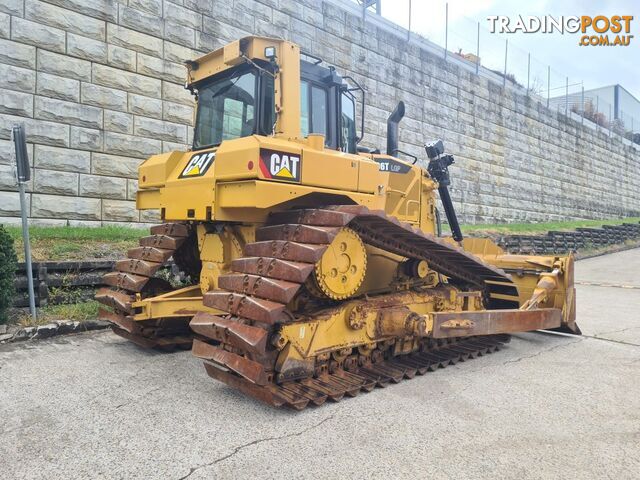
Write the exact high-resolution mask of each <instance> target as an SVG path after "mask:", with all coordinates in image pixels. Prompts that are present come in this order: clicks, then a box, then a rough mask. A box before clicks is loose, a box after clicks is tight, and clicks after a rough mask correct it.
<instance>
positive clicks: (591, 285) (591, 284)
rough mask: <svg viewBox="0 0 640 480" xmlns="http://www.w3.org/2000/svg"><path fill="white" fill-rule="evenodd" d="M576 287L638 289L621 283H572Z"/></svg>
mask: <svg viewBox="0 0 640 480" xmlns="http://www.w3.org/2000/svg"><path fill="white" fill-rule="evenodd" d="M574 283H575V284H576V285H585V286H588V287H609V288H627V289H630V290H638V289H640V285H623V284H621V283H609V282H589V281H581V282H580V281H578V282H574Z"/></svg>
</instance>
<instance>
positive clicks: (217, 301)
mask: <svg viewBox="0 0 640 480" xmlns="http://www.w3.org/2000/svg"><path fill="white" fill-rule="evenodd" d="M203 303H204V304H205V305H206V306H207V307H212V308H217V309H218V310H222V311H223V312H227V313H230V314H232V315H237V316H241V317H246V318H249V319H251V320H255V321H257V322H263V323H268V324H270V325H272V324H274V323H278V322H281V321H283V320H285V318H286V317H284V318H283V312H284V307H285V306H284V305H283V304H282V303H276V302H272V301H270V300H263V299H260V298H253V297H250V296H248V295H245V294H241V293H229V292H226V291H224V290H214V291H212V292H208V293H205V295H204V297H203Z"/></svg>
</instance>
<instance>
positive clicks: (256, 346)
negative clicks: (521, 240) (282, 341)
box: [191, 206, 517, 409]
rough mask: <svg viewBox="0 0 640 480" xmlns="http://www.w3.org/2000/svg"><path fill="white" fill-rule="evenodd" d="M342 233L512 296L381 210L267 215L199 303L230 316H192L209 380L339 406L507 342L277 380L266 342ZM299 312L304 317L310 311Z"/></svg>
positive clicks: (448, 248) (509, 288) (501, 277)
mask: <svg viewBox="0 0 640 480" xmlns="http://www.w3.org/2000/svg"><path fill="white" fill-rule="evenodd" d="M342 227H349V228H350V229H352V230H355V231H356V232H357V233H358V234H359V235H360V236H361V237H362V238H363V239H364V241H365V242H366V243H369V244H371V245H373V246H376V247H379V248H383V249H385V250H387V251H389V252H392V253H395V254H398V255H401V256H405V257H410V258H418V259H424V260H426V261H427V262H428V263H429V265H430V266H431V267H432V268H433V269H434V270H436V271H439V272H440V273H442V274H444V275H446V276H447V277H449V278H450V280H451V281H452V282H458V283H460V284H462V285H473V286H475V287H477V288H481V289H483V290H485V291H488V292H487V294H488V295H490V294H491V291H492V288H494V287H493V285H499V289H500V290H499V293H501V294H504V293H505V292H508V293H507V294H509V293H512V294H514V293H515V294H517V290H516V289H515V286H514V285H513V283H512V282H511V280H510V279H509V277H508V276H507V275H506V273H505V272H503V271H502V270H499V269H497V268H495V267H493V266H491V265H488V264H486V263H484V262H482V261H481V260H479V259H478V258H476V257H474V256H473V255H470V254H469V253H467V252H465V251H463V250H462V249H460V248H458V247H457V246H454V245H451V244H449V243H447V242H446V241H444V240H443V239H440V238H437V237H435V236H433V235H430V234H427V233H424V232H422V231H421V230H419V229H415V228H413V227H412V226H411V225H410V224H407V223H400V222H399V221H398V220H397V219H395V218H393V217H389V216H387V215H386V214H385V213H384V212H382V211H372V210H369V209H368V208H366V207H363V206H329V207H323V208H320V209H305V210H294V211H285V212H278V213H273V214H272V215H271V216H270V219H269V223H268V225H267V226H265V227H262V228H259V229H258V230H257V231H256V241H255V242H254V243H250V244H247V245H246V246H245V248H244V255H245V256H244V257H242V258H239V259H236V260H234V261H233V262H232V265H231V272H230V273H227V274H224V275H221V276H220V277H219V280H218V286H219V289H218V290H214V291H211V292H208V293H206V294H205V295H204V297H203V302H204V304H205V305H206V306H208V307H212V308H216V309H219V310H221V311H223V312H227V313H228V316H224V317H221V316H215V315H211V314H206V313H200V314H198V315H196V317H194V319H193V320H192V322H191V328H192V330H193V331H194V332H195V333H196V334H197V335H198V336H199V337H198V339H197V340H195V341H194V344H193V350H192V352H193V354H194V355H195V356H196V357H198V358H201V359H203V360H204V361H205V368H206V370H207V373H208V374H209V375H210V376H211V377H213V378H215V379H217V380H220V381H223V382H225V383H227V384H228V385H230V386H232V387H234V388H237V389H239V390H242V391H243V392H245V393H247V394H249V395H251V396H253V397H256V398H258V399H260V400H262V401H265V402H267V403H269V404H271V405H274V406H284V405H286V406H289V407H292V408H295V409H302V408H304V407H306V406H307V405H308V404H309V403H310V402H311V403H313V404H316V405H320V404H322V403H324V402H325V401H326V400H327V399H331V400H335V401H337V400H339V399H341V398H342V397H343V396H345V395H347V396H354V395H356V394H357V393H358V392H360V391H363V390H364V391H369V390H371V389H373V388H374V387H375V386H380V387H383V386H386V385H387V384H388V383H397V382H399V381H400V380H402V379H403V378H412V377H413V376H415V375H418V374H422V373H425V372H426V371H429V370H433V369H435V368H440V367H444V366H446V365H449V364H451V363H455V362H456V361H463V360H466V359H469V358H473V357H475V356H477V355H481V354H483V353H488V352H490V351H494V350H496V349H497V348H499V345H500V344H502V343H504V342H505V341H507V340H508V336H491V337H482V338H478V337H476V338H473V339H465V340H463V341H460V342H458V343H456V344H455V345H449V344H447V345H444V346H440V347H433V346H431V347H429V348H427V347H426V343H425V346H424V347H423V350H424V351H422V352H421V353H419V354H413V355H410V356H408V357H406V358H405V357H395V358H384V359H383V358H382V357H379V358H377V361H373V359H369V360H368V361H364V362H361V364H360V365H359V366H354V365H353V364H350V365H349V366H344V365H339V366H338V367H337V368H332V369H331V372H330V373H327V372H326V371H325V372H321V373H317V374H316V375H315V376H314V377H313V378H305V379H302V380H295V381H284V379H280V380H282V381H279V378H278V372H276V371H275V360H276V358H277V355H278V351H277V350H276V349H274V348H273V346H271V345H270V343H269V342H268V340H269V339H270V338H271V336H272V334H274V333H275V332H277V328H278V325H280V324H286V323H292V322H296V321H297V320H296V313H297V312H295V311H290V310H289V309H288V308H287V306H288V305H291V300H292V299H293V298H294V297H295V296H296V295H297V294H298V293H299V292H300V290H301V288H302V286H303V285H304V284H305V282H306V281H307V279H308V278H309V277H310V275H311V273H312V272H313V270H314V267H315V264H316V263H317V262H318V261H319V260H320V259H321V257H322V255H323V253H324V252H325V250H326V249H327V248H328V246H329V244H330V243H331V241H332V240H333V239H334V238H335V236H336V235H337V234H338V232H339V231H340V229H341V228H342ZM300 313H304V314H305V315H307V316H312V315H311V313H310V312H308V311H304V312H300ZM425 342H427V340H425Z"/></svg>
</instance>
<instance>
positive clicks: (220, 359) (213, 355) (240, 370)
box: [192, 339, 267, 385]
mask: <svg viewBox="0 0 640 480" xmlns="http://www.w3.org/2000/svg"><path fill="white" fill-rule="evenodd" d="M192 353H193V355H194V356H196V357H198V358H201V359H203V360H207V361H210V362H214V363H217V364H218V365H221V366H222V367H225V368H227V369H229V370H232V371H234V372H235V373H237V374H238V375H241V376H242V377H244V378H246V379H247V380H249V381H250V382H251V383H254V384H256V385H266V383H267V374H266V372H265V371H264V367H263V366H262V365H261V364H259V363H258V362H254V361H253V360H249V359H247V358H244V357H241V356H240V355H236V354H235V353H232V352H228V351H226V350H223V349H221V348H218V347H214V346H213V345H210V344H208V343H205V342H203V341H201V340H198V339H195V340H194V341H193V350H192Z"/></svg>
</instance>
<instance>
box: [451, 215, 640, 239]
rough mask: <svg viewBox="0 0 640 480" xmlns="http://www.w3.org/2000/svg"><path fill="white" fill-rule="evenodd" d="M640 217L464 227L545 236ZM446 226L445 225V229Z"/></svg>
mask: <svg viewBox="0 0 640 480" xmlns="http://www.w3.org/2000/svg"><path fill="white" fill-rule="evenodd" d="M639 221H640V217H629V218H617V219H612V220H572V221H567V222H541V223H497V224H480V225H462V227H461V228H462V231H463V233H468V234H478V233H483V234H519V235H544V234H545V233H547V232H548V231H549V230H575V229H576V228H583V227H592V228H599V227H602V226H603V225H621V224H622V223H638V222H639ZM444 227H445V225H443V228H444Z"/></svg>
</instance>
